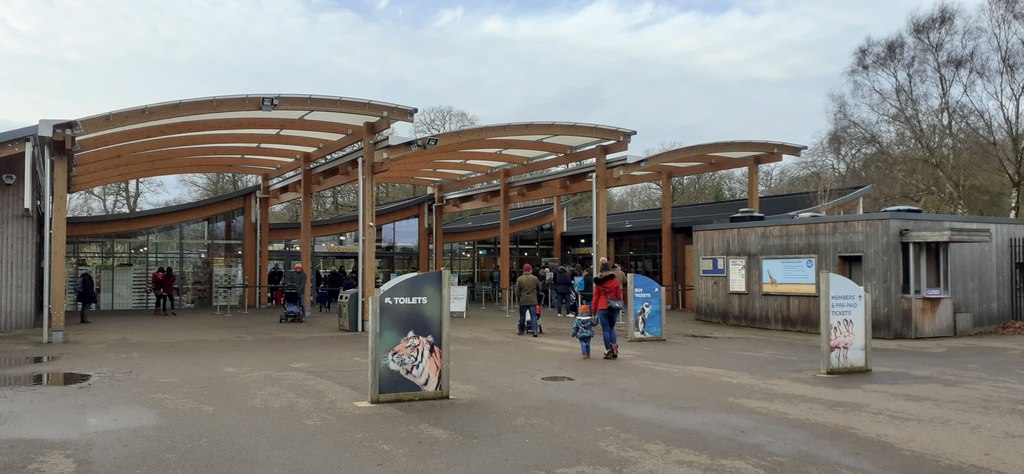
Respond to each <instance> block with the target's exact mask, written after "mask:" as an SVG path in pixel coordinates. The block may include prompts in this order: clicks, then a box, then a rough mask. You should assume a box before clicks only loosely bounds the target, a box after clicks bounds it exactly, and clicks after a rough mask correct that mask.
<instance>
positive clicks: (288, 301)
mask: <svg viewBox="0 0 1024 474" xmlns="http://www.w3.org/2000/svg"><path fill="white" fill-rule="evenodd" d="M283 290H284V303H283V304H282V305H281V306H282V307H283V309H282V311H281V319H280V320H279V321H278V322H279V323H283V322H285V321H287V322H291V323H301V322H303V321H304V320H305V319H306V318H305V317H304V316H305V315H304V314H302V313H303V310H302V306H300V305H299V289H298V287H296V286H295V285H285V286H284V288H283Z"/></svg>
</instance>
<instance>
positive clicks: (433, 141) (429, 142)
mask: <svg viewBox="0 0 1024 474" xmlns="http://www.w3.org/2000/svg"><path fill="white" fill-rule="evenodd" d="M437 142H438V139H437V137H433V136H431V137H427V139H426V148H427V149H428V150H429V149H431V148H434V147H435V146H437Z"/></svg>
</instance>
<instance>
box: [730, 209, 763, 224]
mask: <svg viewBox="0 0 1024 474" xmlns="http://www.w3.org/2000/svg"><path fill="white" fill-rule="evenodd" d="M763 220H764V214H760V213H758V212H755V211H754V210H753V209H750V208H746V207H745V208H743V209H740V210H739V211H738V212H737V213H735V214H733V215H731V216H729V222H755V221H763Z"/></svg>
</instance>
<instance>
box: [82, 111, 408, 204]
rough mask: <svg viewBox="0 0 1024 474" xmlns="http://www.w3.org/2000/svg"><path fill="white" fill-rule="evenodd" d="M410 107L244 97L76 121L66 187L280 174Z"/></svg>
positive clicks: (400, 117)
mask: <svg viewBox="0 0 1024 474" xmlns="http://www.w3.org/2000/svg"><path fill="white" fill-rule="evenodd" d="M415 113H416V109H415V108H411V107H405V106H400V105H395V104H389V103H384V102H375V101H369V100H361V99H350V98H345V97H328V96H299V95H266V96H261V95H242V96H227V97H208V98H202V99H191V100H181V101H176V102H165V103H162V104H154V105H147V106H143V107H136V108H132V109H125V110H120V111H117V112H110V113H106V114H101V115H94V116H92V117H87V118H84V119H80V120H78V121H76V122H74V123H73V128H72V131H73V133H74V134H75V135H76V138H75V139H76V142H77V143H76V145H75V146H74V147H73V150H75V153H74V156H75V163H74V165H73V168H72V171H71V175H72V178H71V183H70V191H71V192H76V191H81V190H85V189H89V188H92V187H95V186H100V185H104V184H109V183H115V182H121V181H125V180H129V179H136V178H145V177H151V176H161V175H172V174H181V173H246V174H257V175H263V174H265V175H268V177H269V178H271V179H272V178H275V177H278V176H281V175H283V174H285V173H288V172H289V171H292V170H295V169H298V168H299V167H300V166H302V160H303V158H304V157H305V158H307V159H308V160H309V161H310V162H315V161H316V160H319V159H321V158H323V157H325V156H327V155H329V154H331V153H334V152H336V151H338V150H341V149H344V148H346V147H349V146H352V145H354V144H357V143H359V142H360V141H361V140H362V139H363V136H364V135H365V130H366V127H365V126H364V125H365V124H367V123H372V124H374V125H373V126H372V127H371V128H372V129H373V130H384V129H387V128H388V127H389V126H390V124H391V122H392V121H405V122H410V121H412V117H413V115H414V114H415Z"/></svg>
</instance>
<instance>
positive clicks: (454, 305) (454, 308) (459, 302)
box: [448, 285, 469, 319]
mask: <svg viewBox="0 0 1024 474" xmlns="http://www.w3.org/2000/svg"><path fill="white" fill-rule="evenodd" d="M449 291H451V297H450V299H449V302H450V303H449V309H448V311H450V312H452V313H462V319H466V300H467V299H468V298H469V287H468V286H458V285H453V286H451V287H450V288H449Z"/></svg>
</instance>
